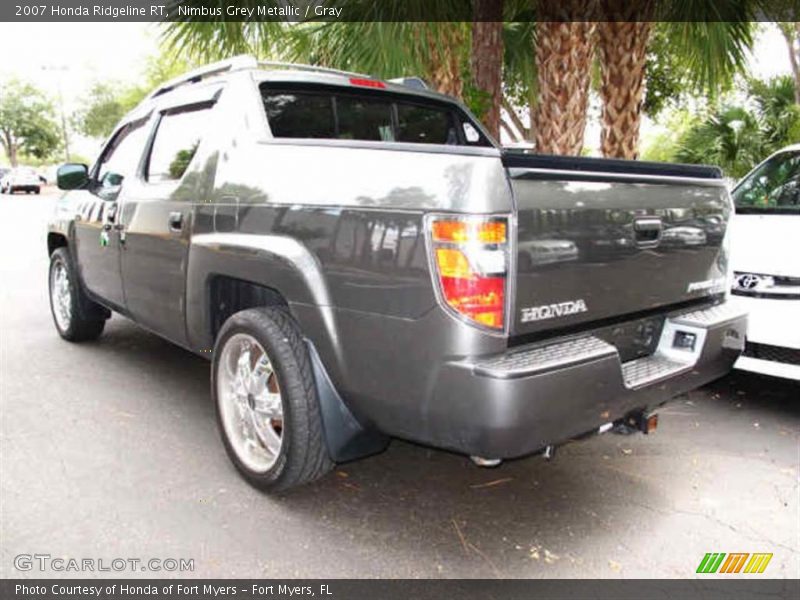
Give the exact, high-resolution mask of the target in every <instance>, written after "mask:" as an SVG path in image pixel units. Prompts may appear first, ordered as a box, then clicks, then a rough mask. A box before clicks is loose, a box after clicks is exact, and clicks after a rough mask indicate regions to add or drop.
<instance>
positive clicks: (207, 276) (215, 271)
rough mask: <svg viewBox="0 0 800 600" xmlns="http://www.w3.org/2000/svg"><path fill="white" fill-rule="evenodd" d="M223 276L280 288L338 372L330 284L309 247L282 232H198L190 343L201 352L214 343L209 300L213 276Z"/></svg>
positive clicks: (189, 287) (190, 277)
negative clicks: (267, 233)
mask: <svg viewBox="0 0 800 600" xmlns="http://www.w3.org/2000/svg"><path fill="white" fill-rule="evenodd" d="M218 275H224V276H228V277H232V278H235V279H240V280H242V281H248V282H252V283H255V284H258V285H263V286H265V287H269V288H272V289H274V290H276V291H278V292H280V294H281V295H282V296H283V297H284V299H285V300H286V302H287V303H288V305H289V308H290V310H291V311H292V314H293V315H294V317H295V318H296V319H297V320H298V323H299V325H300V328H301V330H302V332H303V335H305V336H306V337H308V338H309V339H310V340H312V341H313V342H314V344H315V346H316V347H317V348H318V349H319V351H320V354H321V355H322V356H323V357H324V359H325V362H326V364H328V365H330V367H331V368H332V369H334V370H336V372H338V370H339V367H340V365H341V356H340V350H339V343H338V334H337V329H336V321H335V315H334V311H333V310H332V307H331V302H330V294H329V291H328V286H327V283H326V281H325V277H324V275H323V272H322V268H321V265H320V264H319V261H318V260H317V258H316V257H315V256H314V255H313V254H312V253H311V252H309V250H308V249H307V248H306V247H305V246H303V245H302V244H301V243H300V242H298V241H297V240H294V239H292V238H288V237H285V236H278V235H249V234H240V233H206V234H199V235H195V236H194V237H193V238H192V243H191V247H190V250H189V260H188V267H187V279H186V281H187V283H186V323H187V329H188V333H189V336H188V337H189V340H190V343H191V345H192V347H193V348H195V349H196V350H198V351H204V350H209V349H210V348H212V347H213V345H214V339H213V327H212V317H211V306H210V301H209V300H210V283H211V280H212V279H213V278H214V277H215V276H218ZM295 307H297V308H298V309H299V310H294V308H295Z"/></svg>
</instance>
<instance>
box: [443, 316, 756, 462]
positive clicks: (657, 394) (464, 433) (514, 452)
mask: <svg viewBox="0 0 800 600" xmlns="http://www.w3.org/2000/svg"><path fill="white" fill-rule="evenodd" d="M746 326H747V319H746V316H745V314H744V312H743V311H741V310H740V309H737V308H736V307H734V306H732V305H730V304H722V305H718V306H715V307H712V308H709V309H705V310H699V311H693V312H689V313H682V314H680V313H679V314H670V315H669V316H668V319H667V321H666V323H665V326H664V330H663V332H662V336H661V339H660V341H659V345H658V349H657V351H656V352H655V354H653V355H652V356H650V357H647V358H642V359H638V360H635V361H631V362H628V363H625V364H623V363H621V361H620V358H619V354H618V353H617V350H616V348H614V346H612V345H610V344H608V343H606V342H604V341H602V340H600V339H599V338H596V337H593V336H591V335H590V334H587V335H584V336H579V337H571V338H568V339H560V340H556V341H550V342H547V343H546V344H540V345H535V346H526V347H522V348H518V349H514V350H513V351H510V352H507V353H504V354H502V355H497V356H492V357H488V358H487V357H483V358H481V359H471V360H461V361H457V362H451V363H447V364H446V365H445V366H444V368H442V369H441V371H440V375H439V378H438V382H437V385H436V386H435V389H434V393H433V398H432V400H431V403H430V410H429V412H428V417H429V421H428V424H429V428H428V432H429V434H430V438H431V439H429V440H428V442H429V443H431V444H433V445H436V446H442V447H446V448H450V449H452V450H456V451H459V452H463V453H466V454H471V455H477V456H482V457H486V458H512V457H517V456H523V455H526V454H530V453H532V452H535V451H537V450H539V449H541V448H543V447H545V446H547V445H551V444H559V443H562V442H565V441H567V440H569V439H570V438H573V437H576V436H580V435H582V434H585V433H589V432H591V431H593V430H596V429H598V428H599V427H600V426H602V425H604V424H607V423H610V422H614V421H617V420H620V419H622V418H624V417H625V416H627V415H629V414H631V413H634V412H638V411H648V410H652V409H653V408H655V407H657V406H659V405H661V404H663V403H664V402H666V401H667V400H669V399H671V398H673V397H675V396H677V395H679V394H682V393H684V392H687V391H689V390H692V389H694V388H697V387H698V386H701V385H703V384H705V383H707V382H709V381H712V380H714V379H716V378H718V377H721V376H722V375H725V374H726V373H727V372H728V371H729V370H730V369H731V367H732V366H733V363H734V362H735V361H736V359H737V358H738V356H739V354H740V353H741V351H742V349H743V347H744V336H745V330H746ZM677 332H684V333H687V334H692V335H694V336H695V348H694V350H682V349H676V348H673V340H674V339H675V335H676V333H677Z"/></svg>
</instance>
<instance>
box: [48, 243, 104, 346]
mask: <svg viewBox="0 0 800 600" xmlns="http://www.w3.org/2000/svg"><path fill="white" fill-rule="evenodd" d="M62 265H63V267H64V269H65V270H66V273H67V277H68V288H69V306H70V318H69V320H68V323H67V324H66V326H65V325H64V324H62V323H60V322H59V319H58V318H57V317H56V307H55V306H54V299H53V282H54V273H55V271H56V269H57V268H58V267H59V266H62ZM48 290H49V296H50V312H51V314H52V315H53V323H54V324H55V326H56V331H58V335H60V336H61V337H62V338H64V339H65V340H67V341H69V342H83V341H86V340H94V339H97V338H98V337H100V334H101V333H103V328H104V327H105V325H106V319H107V318H108V317H109V316H110V313H109V311H108V310H107V309H105V308H103V307H102V306H100V305H99V304H97V303H95V302H93V301H92V300H90V299H89V298H88V297H87V296H86V293H85V292H84V291H83V289H81V286H80V283H79V282H78V275H77V273H76V272H75V269H74V267H73V264H72V257H71V255H70V253H69V250H68V249H67V248H65V247H62V248H57V249H56V250H55V251H54V252H53V254H52V255H51V256H50V271H49V277H48Z"/></svg>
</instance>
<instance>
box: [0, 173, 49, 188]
mask: <svg viewBox="0 0 800 600" xmlns="http://www.w3.org/2000/svg"><path fill="white" fill-rule="evenodd" d="M41 189H42V182H41V180H40V179H39V175H37V173H36V171H34V170H33V169H31V168H29V167H17V168H16V169H12V170H11V171H10V172H8V173H6V174H5V175H4V176H3V178H2V180H0V191H2V193H4V194H13V193H14V192H25V193H30V192H33V193H34V194H38V193H39V192H40V191H41Z"/></svg>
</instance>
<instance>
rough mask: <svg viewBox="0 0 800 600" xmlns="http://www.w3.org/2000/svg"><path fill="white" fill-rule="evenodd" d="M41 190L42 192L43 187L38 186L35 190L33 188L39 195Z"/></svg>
mask: <svg viewBox="0 0 800 600" xmlns="http://www.w3.org/2000/svg"><path fill="white" fill-rule="evenodd" d="M41 192H42V188H36V189H35V190H33V193H34V194H37V195H38V194H40V193H41Z"/></svg>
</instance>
